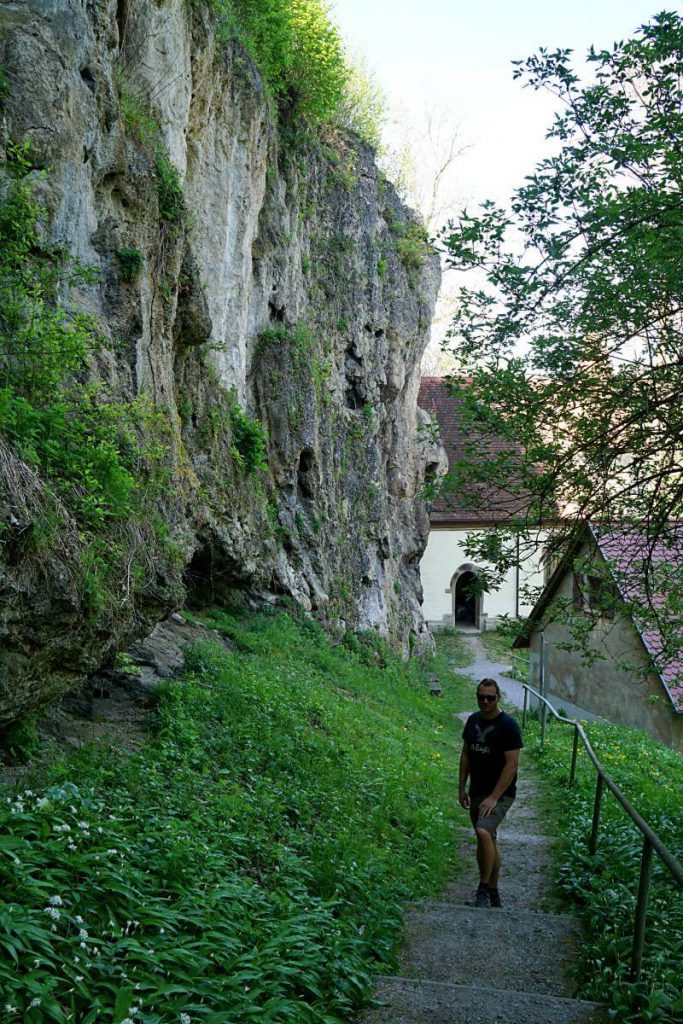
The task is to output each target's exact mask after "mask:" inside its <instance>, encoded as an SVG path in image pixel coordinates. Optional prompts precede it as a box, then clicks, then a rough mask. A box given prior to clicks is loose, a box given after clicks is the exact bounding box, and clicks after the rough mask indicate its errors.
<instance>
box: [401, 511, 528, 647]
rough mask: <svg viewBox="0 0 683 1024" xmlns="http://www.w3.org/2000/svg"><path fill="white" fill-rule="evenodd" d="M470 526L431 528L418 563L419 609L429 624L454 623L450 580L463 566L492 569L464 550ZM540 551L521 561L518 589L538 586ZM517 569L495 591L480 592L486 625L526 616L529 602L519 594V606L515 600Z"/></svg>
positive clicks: (471, 531)
mask: <svg viewBox="0 0 683 1024" xmlns="http://www.w3.org/2000/svg"><path fill="white" fill-rule="evenodd" d="M475 532H478V531H475V530H470V529H440V530H434V529H432V530H430V533H429V540H428V541H427V548H426V550H425V553H424V555H423V556H422V560H421V562H420V574H421V576H422V589H423V591H424V598H423V604H422V612H423V615H424V617H425V619H426V620H427V622H428V623H429V624H430V626H449V625H450V626H452V625H453V598H452V591H451V581H452V579H453V576H454V574H455V573H456V572H457V571H458V569H460V568H461V566H463V565H467V566H471V565H473V564H474V565H478V566H479V567H480V568H482V569H486V568H491V566H490V565H489V564H488V563H486V562H481V561H479V562H477V561H476V560H475V559H473V558H472V557H471V556H470V555H468V554H467V553H466V552H465V538H466V536H467V534H468V533H475ZM540 558H541V552H540V550H539V551H538V552H537V553H536V554H535V555H534V557H533V558H527V559H525V560H524V562H523V564H522V566H521V568H520V572H519V586H520V591H521V589H522V588H524V587H528V586H532V587H540V586H542V584H543V572H542V569H540V568H539V562H540ZM516 592H517V570H516V569H510V570H509V572H508V573H507V576H506V577H505V579H504V581H503V583H502V585H501V586H500V588H499V589H498V590H493V591H491V592H490V593H487V594H483V595H482V601H483V605H482V612H483V615H485V616H486V622H487V625H488V626H489V627H491V626H495V625H496V624H497V621H498V619H499V618H500V616H501V615H509V616H511V617H513V618H514V616H515V615H516V614H519V615H521V616H523V615H528V614H529V612H530V611H531V607H532V606H531V605H530V604H526V603H524V601H523V599H522V596H521V593H520V599H519V605H517V601H516Z"/></svg>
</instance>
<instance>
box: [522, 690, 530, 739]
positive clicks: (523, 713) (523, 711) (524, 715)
mask: <svg viewBox="0 0 683 1024" xmlns="http://www.w3.org/2000/svg"><path fill="white" fill-rule="evenodd" d="M528 703H529V691H528V690H527V688H526V687H524V707H523V708H522V729H526V709H527V704H528Z"/></svg>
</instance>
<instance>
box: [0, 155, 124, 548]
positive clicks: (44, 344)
mask: <svg viewBox="0 0 683 1024" xmlns="http://www.w3.org/2000/svg"><path fill="white" fill-rule="evenodd" d="M30 169H31V162H30V153H29V148H28V144H25V145H21V146H20V145H16V144H14V143H11V142H10V143H8V146H7V164H6V169H5V173H4V176H3V179H4V180H2V182H0V300H1V306H2V312H1V313H0V429H1V430H2V431H3V433H4V434H5V436H6V437H8V438H9V439H10V441H11V442H12V444H13V447H14V449H15V451H16V452H17V454H18V455H19V456H20V457H21V458H22V459H24V460H25V461H26V462H27V463H28V464H29V465H31V466H34V467H36V468H38V469H40V471H41V473H42V474H43V476H44V477H45V478H46V480H47V481H48V483H49V484H50V485H51V486H52V487H53V488H54V490H55V491H56V492H58V493H59V495H60V497H61V498H62V500H63V501H65V503H66V504H67V506H68V507H69V508H70V509H71V510H72V511H73V512H74V514H75V515H76V516H77V517H78V519H79V520H80V522H81V523H82V524H83V525H84V526H86V527H88V528H97V527H100V526H102V525H103V523H104V522H105V521H106V520H107V519H109V518H111V517H121V516H125V515H126V514H127V513H128V512H129V511H130V508H131V500H132V495H133V492H134V489H135V480H134V476H133V473H132V469H133V467H134V466H136V465H137V460H138V457H139V455H140V451H139V446H138V443H137V439H136V434H135V429H134V423H133V418H132V413H131V409H130V407H127V406H124V405H122V404H119V403H114V402H111V401H109V400H108V398H107V395H106V392H105V391H104V387H103V386H102V385H97V384H88V383H84V380H85V378H86V377H87V370H88V366H89V360H90V358H91V356H92V353H93V352H94V351H96V349H97V348H99V347H100V345H101V339H100V337H99V335H98V332H97V329H96V324H95V323H94V321H93V320H92V318H91V317H89V316H87V315H85V314H83V313H81V312H78V311H77V310H70V309H69V308H68V307H67V306H66V305H64V304H62V303H60V302H58V301H57V298H58V295H59V291H60V288H61V286H62V285H63V284H64V283H66V284H68V285H77V284H90V283H92V282H93V280H95V277H94V275H93V272H92V269H91V268H88V267H85V266H83V265H81V264H79V263H78V261H77V260H74V259H73V258H71V257H70V256H69V255H68V254H67V253H66V252H64V250H63V249H61V248H59V247H55V246H49V245H47V244H45V243H44V242H43V241H42V240H41V238H40V235H39V232H38V224H39V222H40V220H41V219H42V216H43V211H42V209H41V207H40V205H39V204H38V202H37V200H36V199H35V198H34V194H33V187H32V183H31V181H30V179H29V178H28V175H29V171H30Z"/></svg>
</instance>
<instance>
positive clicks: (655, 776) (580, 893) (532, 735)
mask: <svg viewBox="0 0 683 1024" xmlns="http://www.w3.org/2000/svg"><path fill="white" fill-rule="evenodd" d="M584 724H585V726H586V729H587V732H588V735H589V739H590V741H591V744H592V745H593V747H594V749H595V751H596V753H597V755H598V758H599V759H600V761H601V762H602V764H603V766H604V768H605V770H606V771H607V772H608V774H610V775H611V777H612V778H613V779H614V781H615V782H616V784H617V785H618V786H619V787H620V788H621V790H622V792H623V793H624V795H625V796H626V798H627V799H628V800H629V801H630V802H631V803H632V804H633V805H634V806H635V807H636V809H637V810H638V811H640V813H641V814H642V815H643V817H644V818H645V820H646V821H647V822H648V823H649V824H650V826H651V827H652V828H653V829H654V830H655V832H656V833H657V834H658V835H659V836H660V838H661V839H662V840H663V842H664V843H665V844H666V845H667V846H668V847H669V849H670V850H671V852H672V853H673V854H674V855H675V856H676V857H677V858H678V860H679V862H680V861H683V820H682V819H681V777H682V776H683V759H682V758H681V757H680V755H678V754H676V753H675V752H674V751H672V750H670V749H669V748H668V747H664V746H662V745H661V744H659V743H657V742H656V741H655V740H652V739H650V738H649V737H648V736H646V735H645V734H644V733H642V732H639V731H637V730H635V729H627V728H625V727H622V726H615V725H604V724H600V723H597V722H589V723H584ZM539 739H540V736H539V727H538V724H537V723H533V722H532V724H531V725H530V727H529V731H528V733H527V735H526V736H525V741H526V743H527V746H528V751H529V753H530V754H531V756H532V757H533V760H534V761H535V762H536V764H537V765H538V767H539V769H540V773H541V775H542V777H543V778H544V780H545V781H546V784H547V789H546V795H547V798H548V799H547V807H548V812H549V815H550V818H551V821H552V823H553V826H554V830H555V832H556V834H557V835H560V836H562V846H561V852H560V855H559V859H558V885H559V889H560V892H561V894H562V896H563V897H564V899H565V900H566V901H567V905H568V907H569V908H570V909H574V910H576V909H578V910H579V911H580V912H581V913H582V914H583V915H584V917H585V919H586V921H587V933H586V939H585V941H584V943H583V944H582V946H581V954H582V955H581V963H580V968H579V970H580V974H579V978H580V982H581V986H582V994H583V996H584V997H585V998H594V999H599V1000H604V1001H605V1002H607V1003H608V1004H609V1005H610V1007H611V1008H612V1011H613V1015H614V1019H615V1020H617V1021H628V1022H630V1024H648V1022H655V1021H656V1022H661V1024H664V1022H673V1021H680V1020H681V1019H683V1000H681V988H680V968H681V964H682V963H683V898H682V897H681V892H680V890H677V888H676V885H675V883H674V881H673V879H672V877H671V875H670V874H669V873H668V872H667V871H666V869H665V868H663V866H662V865H661V862H660V861H659V858H658V857H657V856H656V855H655V856H654V859H653V864H654V867H653V882H652V890H651V895H650V909H649V913H648V930H647V941H646V957H645V961H644V980H643V982H642V983H641V984H640V985H632V984H631V983H630V982H629V979H628V970H629V964H630V955H631V944H632V935H633V915H634V908H635V894H636V892H637V889H638V876H639V870H640V854H641V851H642V835H641V833H640V832H639V831H638V830H637V829H636V828H635V826H634V825H632V823H631V821H630V819H629V818H628V816H627V815H626V813H625V812H624V811H623V810H622V809H621V807H620V805H619V804H618V803H617V801H616V800H615V799H614V798H613V797H612V796H611V794H609V793H608V792H607V791H606V792H605V795H604V796H603V805H602V806H603V809H602V815H601V826H600V833H599V839H598V851H597V855H596V856H595V857H592V858H591V857H589V855H588V836H589V834H590V829H591V821H592V814H593V798H594V793H595V771H594V769H593V767H592V765H591V764H590V762H589V760H588V757H587V755H585V753H582V754H580V756H579V761H578V775H577V783H576V786H575V787H574V788H573V789H570V788H569V786H568V775H569V765H570V763H571V743H572V730H571V729H570V728H568V727H562V726H561V725H559V724H558V723H551V724H550V725H549V729H548V741H547V744H546V746H545V748H543V749H542V748H541V747H540V745H539ZM677 1000H678V1003H677V1005H676V1001H677Z"/></svg>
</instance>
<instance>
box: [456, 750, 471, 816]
mask: <svg viewBox="0 0 683 1024" xmlns="http://www.w3.org/2000/svg"><path fill="white" fill-rule="evenodd" d="M469 774H470V752H469V750H468V748H467V744H466V743H463V745H462V751H461V752H460V789H459V793H458V802H459V804H460V806H461V807H464V808H465V810H467V808H468V807H469V806H470V798H469V796H468V795H467V789H466V786H467V779H468V778H469Z"/></svg>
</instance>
